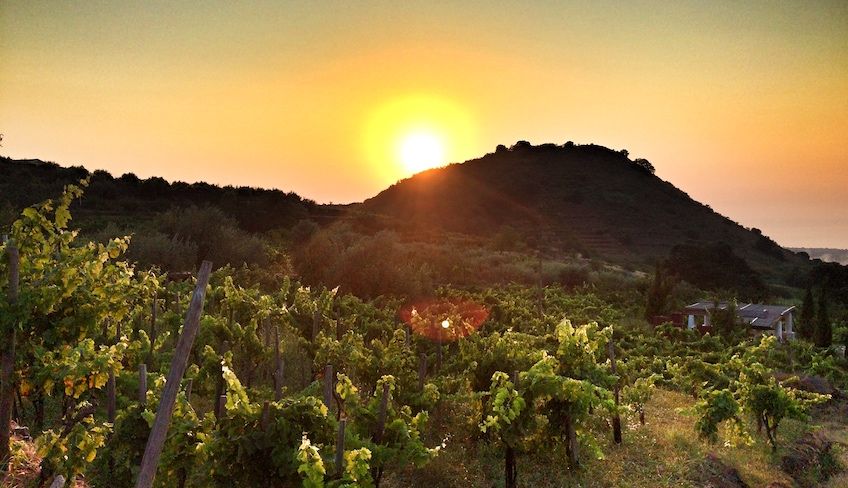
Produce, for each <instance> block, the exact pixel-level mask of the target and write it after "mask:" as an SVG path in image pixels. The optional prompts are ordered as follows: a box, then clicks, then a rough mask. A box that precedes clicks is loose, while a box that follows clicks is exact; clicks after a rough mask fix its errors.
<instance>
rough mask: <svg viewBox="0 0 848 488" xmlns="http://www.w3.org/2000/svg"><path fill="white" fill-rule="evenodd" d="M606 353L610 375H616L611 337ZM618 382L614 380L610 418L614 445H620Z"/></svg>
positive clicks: (613, 346)
mask: <svg viewBox="0 0 848 488" xmlns="http://www.w3.org/2000/svg"><path fill="white" fill-rule="evenodd" d="M607 351H608V352H609V358H610V363H611V364H612V374H614V375H618V370H617V369H616V367H615V344H614V343H613V340H612V337H610V340H609V342H608V343H607ZM618 385H619V381H618V378H616V380H615V387H614V389H613V392H614V394H615V409H616V410H615V415H613V417H612V437H613V440H614V441H615V443H616V444H621V416H619V414H618V406H619V402H620V399H619V396H620V391H619V386H618Z"/></svg>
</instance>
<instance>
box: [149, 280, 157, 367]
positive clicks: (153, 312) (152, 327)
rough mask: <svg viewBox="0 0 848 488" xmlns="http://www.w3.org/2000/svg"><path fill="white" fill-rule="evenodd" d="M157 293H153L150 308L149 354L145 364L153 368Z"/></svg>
mask: <svg viewBox="0 0 848 488" xmlns="http://www.w3.org/2000/svg"><path fill="white" fill-rule="evenodd" d="M158 296H159V294H158V292H155V291H154V292H153V304H152V305H151V308H150V352H149V353H148V355H147V363H148V364H150V365H151V366H153V355H154V354H155V353H156V335H157V332H156V316H157V315H158V314H159V306H158V304H157V298H158Z"/></svg>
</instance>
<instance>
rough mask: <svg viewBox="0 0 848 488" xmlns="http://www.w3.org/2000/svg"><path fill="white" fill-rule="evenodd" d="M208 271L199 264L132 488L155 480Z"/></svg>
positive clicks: (205, 264)
mask: <svg viewBox="0 0 848 488" xmlns="http://www.w3.org/2000/svg"><path fill="white" fill-rule="evenodd" d="M211 271H212V263H210V262H209V261H203V264H201V265H200V271H199V272H198V273H197V286H195V289H194V295H193V296H192V297H191V303H190V304H189V307H188V313H187V314H186V319H185V325H184V326H183V330H182V333H181V334H180V338H179V340H178V341H177V347H176V349H175V350H174V357H173V359H172V360H171V368H170V369H169V370H168V378H167V380H166V382H165V389H164V390H163V391H162V400H161V401H160V402H159V408H157V409H156V418H155V420H154V421H153V428H152V429H151V430H150V436H149V437H148V438H147V446H146V447H145V449H144V457H142V459H141V469H140V470H139V473H138V480H137V481H136V484H135V486H136V488H151V487H152V486H153V478H154V477H155V476H156V468H157V466H158V464H159V456H161V454H162V448H163V447H164V445H165V438H166V436H167V434H168V426H169V424H170V423H171V416H173V414H174V402H175V401H176V399H177V393H178V392H179V389H180V381H181V380H182V377H183V374H185V370H186V367H187V366H188V358H189V354H190V353H191V347H192V345H193V344H194V338H195V336H196V335H197V329H198V328H199V326H200V314H201V312H202V311H203V299H204V298H205V296H206V286H207V285H208V284H209V274H210V273H211Z"/></svg>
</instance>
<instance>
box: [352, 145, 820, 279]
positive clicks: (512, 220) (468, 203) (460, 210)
mask: <svg viewBox="0 0 848 488" xmlns="http://www.w3.org/2000/svg"><path fill="white" fill-rule="evenodd" d="M362 206H363V208H364V209H367V211H370V212H374V213H377V214H380V215H384V216H387V217H388V218H389V221H390V222H391V224H390V225H393V226H394V227H395V228H396V229H398V230H400V231H401V232H404V233H406V234H409V235H415V234H420V235H432V234H433V233H438V232H461V233H466V234H472V235H477V236H493V235H495V234H497V233H499V232H502V231H504V229H514V230H515V231H517V232H516V234H517V235H520V236H524V239H525V240H526V241H527V242H528V244H530V245H531V246H534V247H536V248H537V249H540V250H543V251H544V252H548V253H557V252H569V251H571V252H573V251H577V252H581V253H583V254H588V255H590V256H592V257H600V258H603V259H606V260H609V261H612V262H618V263H623V264H629V265H632V266H636V267H649V266H652V265H653V264H654V263H655V262H656V261H657V260H660V259H664V258H666V257H667V256H669V255H670V254H678V255H682V256H683V257H684V258H688V257H691V256H694V255H699V256H705V257H706V256H708V257H710V258H716V257H718V258H719V259H725V258H728V257H730V256H731V255H736V256H738V257H739V258H742V259H743V260H744V261H745V262H747V263H748V264H749V265H750V266H751V268H753V269H754V270H756V271H757V272H759V273H760V274H762V275H763V276H764V277H765V279H766V281H768V282H770V283H772V284H786V283H789V282H791V281H792V276H791V275H793V273H797V272H798V269H800V268H804V267H806V266H807V265H808V263H809V261H808V259H807V258H806V257H805V256H803V255H797V254H795V253H794V252H792V251H790V250H786V249H783V248H781V247H780V246H779V245H777V244H776V243H775V242H774V241H773V240H771V239H769V238H768V237H766V236H764V235H763V234H762V233H761V232H760V231H759V230H757V229H747V228H745V227H742V226H741V225H739V224H738V223H736V222H734V221H732V220H730V219H729V218H727V217H724V216H722V215H720V214H718V213H716V212H715V211H713V210H712V209H711V208H710V207H709V206H708V205H704V204H701V203H699V202H697V201H695V200H693V199H692V198H690V197H689V196H688V195H687V194H686V193H684V192H683V191H681V190H679V189H678V188H676V187H675V186H674V185H672V184H671V183H669V182H667V181H663V180H662V179H660V178H659V177H657V176H656V175H655V174H654V171H653V167H652V166H651V164H650V163H649V162H648V161H646V160H643V159H637V160H631V159H630V158H629V157H628V153H627V151H615V150H612V149H609V148H606V147H603V146H598V145H594V144H590V145H576V144H573V143H570V142H569V143H567V144H565V145H562V146H560V145H554V144H543V145H540V146H532V145H530V144H529V143H527V142H523V141H522V142H519V143H517V144H515V145H514V146H512V147H511V148H506V147H504V146H499V147H498V149H497V150H496V151H495V152H494V153H490V154H487V155H485V156H483V157H482V158H478V159H474V160H471V161H467V162H465V163H461V164H452V165H449V166H446V167H443V168H438V169H432V170H429V171H425V172H422V173H419V174H417V175H415V176H413V177H411V178H408V179H405V180H402V181H400V182H398V183H397V184H395V185H393V186H391V187H390V188H388V189H386V190H385V191H383V192H381V193H380V194H378V195H376V196H375V197H373V198H371V199H368V200H366V201H365V202H364V203H363V204H362ZM730 259H733V258H730ZM723 262H724V263H727V262H728V261H715V260H713V261H712V262H710V263H709V264H710V266H712V267H718V266H716V265H721V264H722V263H723ZM684 278H685V276H684Z"/></svg>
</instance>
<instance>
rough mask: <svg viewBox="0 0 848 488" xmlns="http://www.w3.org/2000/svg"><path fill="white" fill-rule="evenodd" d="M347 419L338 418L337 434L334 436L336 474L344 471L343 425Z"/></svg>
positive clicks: (344, 425)
mask: <svg viewBox="0 0 848 488" xmlns="http://www.w3.org/2000/svg"><path fill="white" fill-rule="evenodd" d="M346 426H347V420H345V419H341V420H339V434H338V437H336V475H338V476H341V475H342V473H343V472H344V449H345V427H346Z"/></svg>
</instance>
